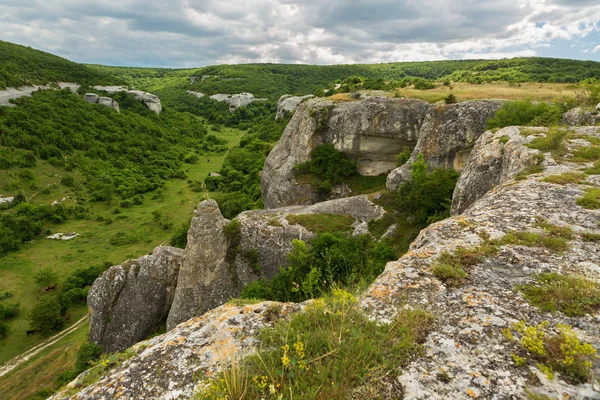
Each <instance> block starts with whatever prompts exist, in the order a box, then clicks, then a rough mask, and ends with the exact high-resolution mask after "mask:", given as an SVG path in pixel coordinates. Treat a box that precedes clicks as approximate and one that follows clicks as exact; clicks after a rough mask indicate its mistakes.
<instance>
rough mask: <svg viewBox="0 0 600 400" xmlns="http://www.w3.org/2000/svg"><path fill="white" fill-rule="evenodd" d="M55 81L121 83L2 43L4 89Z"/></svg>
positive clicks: (0, 78)
mask: <svg viewBox="0 0 600 400" xmlns="http://www.w3.org/2000/svg"><path fill="white" fill-rule="evenodd" d="M54 82H74V83H80V84H111V83H119V81H117V80H115V79H113V78H112V77H110V76H109V75H106V74H104V73H102V72H100V71H97V70H93V69H91V68H89V67H87V66H85V65H82V64H77V63H74V62H71V61H69V60H65V59H64V58H61V57H57V56H55V55H52V54H50V53H46V52H43V51H40V50H35V49H32V48H31V47H25V46H20V45H18V44H13V43H9V42H4V41H1V40H0V90H1V89H5V88H7V87H18V86H24V85H40V84H47V83H54Z"/></svg>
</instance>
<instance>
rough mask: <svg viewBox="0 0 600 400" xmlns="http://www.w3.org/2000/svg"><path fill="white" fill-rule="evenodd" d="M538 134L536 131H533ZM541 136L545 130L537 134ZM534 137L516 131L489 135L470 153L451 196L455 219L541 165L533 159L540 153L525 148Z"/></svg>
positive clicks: (513, 128) (489, 132) (511, 128)
mask: <svg viewBox="0 0 600 400" xmlns="http://www.w3.org/2000/svg"><path fill="white" fill-rule="evenodd" d="M530 131H533V132H535V130H533V129H530ZM537 131H538V132H540V134H541V133H542V132H543V129H540V130H537ZM532 137H533V136H532V135H529V137H525V136H522V135H521V130H520V129H519V128H517V127H508V128H504V129H501V130H500V131H498V132H496V133H492V132H491V131H488V132H486V133H485V134H484V135H482V136H481V140H479V141H477V144H476V145H475V147H474V148H473V151H472V152H471V156H470V157H469V160H468V161H467V165H466V166H465V168H464V169H463V171H462V173H461V175H460V178H459V179H458V182H457V184H456V188H455V189H454V194H453V196H452V215H456V214H460V213H462V212H463V211H464V210H466V209H467V208H468V207H469V206H470V205H471V204H473V203H474V202H475V201H477V200H479V199H480V198H481V197H482V196H483V195H484V194H485V193H487V192H488V191H489V190H490V189H492V188H493V187H494V186H497V185H500V184H502V183H504V182H506V181H507V180H509V179H511V178H512V177H513V176H515V175H516V174H517V173H519V172H521V171H524V170H525V169H526V168H528V167H532V166H534V165H537V163H542V161H541V160H536V159H535V158H534V155H535V154H538V153H539V151H538V150H533V149H529V148H528V147H525V146H524V144H526V143H527V142H529V141H531V138H532Z"/></svg>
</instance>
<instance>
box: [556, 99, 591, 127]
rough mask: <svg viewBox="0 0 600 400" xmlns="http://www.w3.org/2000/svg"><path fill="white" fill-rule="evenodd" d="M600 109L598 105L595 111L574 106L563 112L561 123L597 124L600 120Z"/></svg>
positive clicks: (574, 124)
mask: <svg viewBox="0 0 600 400" xmlns="http://www.w3.org/2000/svg"><path fill="white" fill-rule="evenodd" d="M599 106H600V104H599ZM599 111H600V110H599V109H598V107H596V111H593V112H592V111H586V110H583V109H581V108H579V107H577V108H573V109H572V110H569V111H567V112H566V113H564V114H563V117H562V120H561V124H562V125H566V126H580V125H596V124H597V123H599V122H600V112H599Z"/></svg>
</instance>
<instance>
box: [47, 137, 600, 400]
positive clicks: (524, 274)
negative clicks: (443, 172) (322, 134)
mask: <svg viewBox="0 0 600 400" xmlns="http://www.w3.org/2000/svg"><path fill="white" fill-rule="evenodd" d="M522 132H523V131H522V130H518V128H508V129H504V130H500V131H498V132H496V133H495V134H491V133H489V134H486V135H484V136H482V137H480V138H479V139H478V140H479V141H478V143H477V144H476V146H475V149H474V152H473V153H472V155H471V157H472V158H473V160H474V161H473V162H472V163H471V161H469V163H468V165H467V168H466V171H470V172H469V174H468V176H465V178H464V181H463V184H464V185H468V184H469V183H470V182H472V183H474V184H475V186H476V188H475V189H476V192H477V193H478V195H476V196H474V197H473V198H470V197H469V200H468V202H471V201H472V204H471V205H470V206H468V208H466V210H465V211H464V212H463V213H462V214H460V215H456V216H453V217H451V218H448V219H446V220H444V221H441V222H438V223H436V224H433V225H431V226H430V227H428V228H426V229H424V230H423V231H422V232H421V233H420V235H419V236H418V238H417V239H416V240H415V242H414V243H413V244H412V245H411V248H410V251H409V252H408V253H407V254H405V255H404V256H403V257H401V258H400V259H399V260H398V261H395V262H390V263H388V265H387V266H386V269H385V271H384V272H383V274H382V275H380V276H379V277H378V278H377V280H376V281H375V282H374V283H373V284H372V285H371V286H370V288H369V289H368V290H367V291H366V293H365V294H364V295H363V296H362V297H361V298H360V299H359V303H358V305H359V306H360V307H361V308H362V309H363V310H364V311H365V312H366V313H368V315H370V316H371V317H372V318H373V319H375V320H378V321H379V322H380V323H388V322H390V321H392V320H393V318H394V317H395V316H396V315H397V313H398V312H399V311H400V310H401V309H402V308H404V307H415V308H420V309H425V310H427V311H429V312H430V313H432V314H433V315H434V316H435V317H436V325H435V328H434V329H433V331H432V332H430V333H429V335H428V338H427V341H426V343H425V347H424V356H422V357H418V358H416V359H413V360H412V361H411V362H410V364H409V365H408V366H406V367H405V368H403V369H402V371H399V372H398V373H397V375H396V376H395V377H394V378H395V380H396V381H397V382H399V383H400V384H401V385H402V392H403V398H404V399H414V400H417V399H439V400H441V399H457V400H467V399H472V398H485V399H509V398H526V394H525V392H526V391H531V392H532V393H536V394H539V395H540V396H541V395H544V396H548V397H549V398H569V399H578V400H584V399H594V398H599V397H600V392H599V391H598V388H597V386H594V385H597V384H596V383H593V382H592V383H586V384H574V383H569V382H568V381H567V380H564V379H562V377H561V376H558V377H557V378H556V379H553V380H549V379H548V378H547V377H546V375H545V374H544V373H542V372H541V371H540V370H539V369H538V368H536V367H535V366H534V365H531V366H526V367H517V366H516V365H515V363H514V360H513V358H512V354H514V353H516V352H518V347H519V344H518V342H513V341H510V340H509V339H507V338H506V337H505V335H504V334H503V333H502V331H503V329H505V328H507V327H509V326H510V325H511V324H512V323H513V322H516V321H521V320H524V321H526V322H527V323H528V324H537V323H540V322H541V321H548V326H549V327H548V329H549V330H550V331H553V332H556V329H557V325H558V324H561V323H566V324H569V325H571V326H573V327H574V331H575V332H576V334H577V336H578V337H580V338H581V339H582V340H585V341H586V342H588V343H591V344H592V345H593V346H595V348H596V349H598V348H600V330H599V329H598V326H599V323H600V316H599V315H598V313H595V314H592V315H590V314H587V315H584V316H580V317H567V316H565V315H564V314H562V313H560V312H557V313H555V314H550V313H547V312H542V311H540V309H538V308H536V307H534V306H533V305H532V304H530V303H529V302H528V301H527V300H526V299H525V298H524V297H523V295H522V294H521V292H519V291H518V290H515V288H516V286H517V285H522V284H526V283H531V282H534V281H535V276H536V275H537V274H539V273H542V272H556V273H561V274H578V275H585V276H587V277H588V279H592V280H594V281H596V282H598V281H600V247H599V244H598V243H597V242H593V241H586V240H584V237H583V234H584V233H590V234H596V235H597V234H600V229H599V228H598V220H599V215H598V211H597V210H593V209H586V208H583V207H582V206H580V205H578V204H577V199H578V198H580V197H581V196H582V195H583V194H584V193H585V191H586V190H587V189H589V188H600V179H598V176H597V175H593V176H589V177H588V178H587V180H586V181H580V182H572V183H566V184H562V183H563V182H561V184H558V183H549V182H545V181H542V178H544V177H548V176H549V175H556V174H563V173H566V172H571V173H577V172H579V170H580V169H581V168H583V167H588V166H590V165H591V163H587V164H586V163H583V164H576V163H571V162H569V161H565V160H568V159H569V155H570V154H572V152H573V150H574V149H576V148H578V147H581V146H586V145H587V146H589V145H590V143H588V142H587V141H586V140H585V137H586V136H591V137H593V141H597V140H599V139H600V130H599V129H598V128H593V127H590V128H576V133H577V134H578V135H579V138H578V139H576V140H572V141H570V142H569V143H567V154H565V157H564V158H561V159H560V160H554V159H552V156H551V154H550V153H548V154H546V162H545V165H546V170H545V171H544V172H541V173H536V174H530V175H521V176H520V178H519V179H515V175H514V174H515V173H517V172H518V171H519V170H520V169H522V168H521V167H518V166H519V165H531V164H532V163H533V161H528V160H527V158H528V157H533V158H537V156H536V154H537V151H532V150H531V149H529V148H527V147H525V146H524V144H525V143H528V142H530V141H531V140H533V139H534V137H535V136H539V137H543V135H544V134H545V130H538V131H537V132H536V133H535V135H532V134H530V132H528V136H527V137H525V136H521V135H520V133H522ZM501 145H502V146H504V152H505V153H504V154H507V157H508V159H506V160H505V159H503V160H502V162H501V163H500V164H499V161H498V160H499V156H498V153H501V152H502V151H501V150H500V151H499V150H498V148H499V146H501ZM488 146H489V149H488V148H487V147H488ZM488 154H489V156H488ZM513 157H514V158H516V160H513V159H512V158H513ZM486 160H488V161H486ZM486 162H489V163H490V164H489V167H490V168H491V169H493V170H494V171H501V172H500V173H494V174H493V176H497V175H500V176H503V178H502V179H500V180H499V181H498V184H497V185H496V186H495V187H493V188H492V189H491V190H488V191H487V192H486V193H483V191H484V190H485V188H482V187H481V185H480V182H482V181H484V180H486V179H488V175H486V174H487V171H486V169H485V165H486V164H485V163H486ZM512 166H515V167H514V168H513V167H512ZM465 189H466V188H465ZM463 207H465V206H463ZM540 221H546V223H548V224H554V225H557V226H560V227H569V228H570V229H571V230H572V232H573V233H572V236H570V239H568V243H567V244H568V246H566V247H565V248H564V250H563V251H557V250H552V249H550V248H547V247H542V246H537V245H523V244H512V243H510V242H504V243H503V242H499V244H493V245H494V246H496V252H495V253H483V255H482V256H481V257H480V258H478V259H477V260H476V261H475V262H474V264H473V265H472V266H471V267H470V268H469V269H468V277H467V279H466V281H465V282H463V283H462V284H460V285H459V286H458V287H450V286H448V285H446V284H444V282H443V281H441V280H439V279H438V278H437V277H436V275H434V273H433V268H434V266H435V265H436V263H437V262H438V258H439V256H440V254H442V253H443V252H453V251H454V250H456V249H457V248H459V247H462V248H475V247H476V246H479V245H482V244H484V243H486V241H487V243H488V245H489V243H490V242H489V241H490V240H495V239H500V238H502V237H504V235H506V234H508V233H511V232H537V233H543V232H545V231H544V228H543V226H541V225H540ZM273 307H277V308H280V309H281V310H282V312H283V313H289V312H292V311H299V310H300V309H301V306H298V305H296V306H292V305H289V304H279V305H275V304H273V303H260V304H257V305H253V306H244V307H236V306H233V305H225V306H221V307H219V308H217V309H215V310H213V311H211V312H209V313H207V314H205V315H203V316H201V317H196V318H194V319H191V320H189V321H187V322H185V323H183V324H181V325H178V326H177V327H176V328H174V329H173V330H172V331H170V332H168V333H166V334H164V335H161V336H159V337H156V338H153V339H151V340H149V341H146V342H143V343H140V344H138V345H136V346H135V347H134V349H133V353H135V354H134V355H133V356H132V358H131V359H129V360H128V361H126V362H125V363H123V364H122V365H120V366H118V367H117V368H115V369H113V370H111V371H109V372H107V373H106V374H105V375H103V376H102V377H101V379H100V380H99V381H98V382H97V383H94V384H92V385H90V386H88V387H85V388H83V387H80V388H79V389H80V391H79V393H78V394H76V395H74V396H71V397H70V398H73V399H75V398H77V399H81V398H86V399H101V398H107V397H113V396H114V395H115V394H116V393H119V396H120V397H121V398H125V399H134V398H142V397H156V398H172V397H181V398H189V397H191V396H192V395H193V392H194V390H195V388H196V385H197V382H194V378H193V377H194V376H207V375H212V374H214V372H216V371H217V370H219V369H220V368H221V367H222V366H223V360H227V359H228V357H231V355H232V354H233V353H235V352H239V353H240V354H242V353H245V352H248V351H251V349H252V348H255V347H256V346H257V345H258V344H259V342H258V341H257V339H256V331H257V328H258V327H262V326H265V323H266V322H265V321H268V318H266V313H267V312H268V310H269V309H273ZM592 368H593V370H594V374H595V376H597V375H598V373H600V364H598V362H597V361H595V362H594V364H593V365H592ZM158 370H160V371H161V373H160V375H157V374H156V371H158ZM76 382H77V381H76ZM76 382H75V383H73V388H77V386H76V384H77V383H76ZM64 397H68V396H66V394H58V395H56V396H55V398H64Z"/></svg>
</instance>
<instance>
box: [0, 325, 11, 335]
mask: <svg viewBox="0 0 600 400" xmlns="http://www.w3.org/2000/svg"><path fill="white" fill-rule="evenodd" d="M9 329H10V325H8V323H6V322H4V321H0V339H4V338H5V337H6V336H8V331H9Z"/></svg>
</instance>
